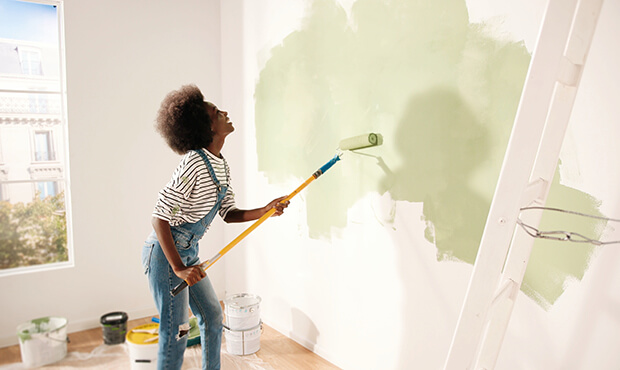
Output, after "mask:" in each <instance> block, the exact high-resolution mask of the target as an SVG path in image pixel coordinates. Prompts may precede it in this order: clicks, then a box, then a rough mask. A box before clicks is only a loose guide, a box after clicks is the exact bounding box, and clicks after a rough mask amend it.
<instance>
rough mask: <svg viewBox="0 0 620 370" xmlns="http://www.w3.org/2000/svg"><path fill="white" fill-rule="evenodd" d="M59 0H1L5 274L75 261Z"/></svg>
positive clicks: (1, 259) (0, 224)
mask: <svg viewBox="0 0 620 370" xmlns="http://www.w3.org/2000/svg"><path fill="white" fill-rule="evenodd" d="M62 5H63V2H62V0H28V1H26V0H23V1H18V0H0V276H2V275H7V274H15V273H24V272H32V271H39V270H42V269H49V268H57V267H64V266H71V265H72V263H73V261H72V259H73V258H72V255H73V253H72V241H71V237H70V236H71V223H70V215H71V212H70V211H71V209H70V206H69V204H70V201H69V200H70V197H69V195H70V194H69V191H68V189H69V184H68V179H69V176H68V163H67V162H68V157H67V155H66V153H67V142H66V138H67V119H66V108H65V107H66V100H65V97H66V94H65V81H64V60H63V58H64V51H63V44H64V40H63V31H62V29H63V28H62V27H63V25H62Z"/></svg>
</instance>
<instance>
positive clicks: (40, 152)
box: [34, 131, 56, 162]
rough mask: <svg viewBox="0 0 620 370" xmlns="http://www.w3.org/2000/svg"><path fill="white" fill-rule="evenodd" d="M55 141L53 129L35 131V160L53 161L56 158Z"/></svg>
mask: <svg viewBox="0 0 620 370" xmlns="http://www.w3.org/2000/svg"><path fill="white" fill-rule="evenodd" d="M53 148H54V141H53V140H52V132H51V131H35V133H34V160H35V161H37V162H43V161H53V160H55V159H56V155H55V154H54V149H53Z"/></svg>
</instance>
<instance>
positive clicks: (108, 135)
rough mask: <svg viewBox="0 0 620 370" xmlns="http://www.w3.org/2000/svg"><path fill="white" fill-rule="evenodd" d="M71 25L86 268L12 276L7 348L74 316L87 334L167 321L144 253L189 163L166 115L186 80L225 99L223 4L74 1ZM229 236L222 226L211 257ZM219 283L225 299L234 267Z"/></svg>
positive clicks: (213, 0) (77, 223)
mask: <svg viewBox="0 0 620 370" xmlns="http://www.w3.org/2000/svg"><path fill="white" fill-rule="evenodd" d="M65 28H66V30H65V31H66V59H67V68H66V69H67V91H68V114H69V139H70V142H69V154H70V171H71V172H70V176H71V196H72V199H71V200H72V206H73V208H72V210H73V241H74V243H73V245H74V251H75V266H74V267H71V268H65V269H59V270H52V271H46V272H37V273H29V274H22V275H18V276H10V277H2V278H1V280H0V286H1V287H2V288H1V292H2V297H3V298H2V318H1V319H0V346H3V345H8V344H14V343H17V336H16V327H17V325H18V324H20V323H22V322H25V321H28V320H30V319H34V318H37V317H41V316H48V315H54V316H62V317H66V318H68V320H69V331H75V330H78V329H79V330H81V329H84V328H90V327H98V326H100V324H99V318H100V317H101V316H102V315H103V314H105V313H107V312H110V311H117V310H120V311H125V312H127V313H128V314H129V316H130V319H131V318H139V317H144V316H147V315H151V314H154V313H155V309H154V305H153V303H152V298H151V296H150V293H149V290H148V285H147V281H146V277H145V276H144V275H143V273H142V267H141V263H140V253H141V248H142V243H143V241H144V240H145V238H146V236H147V235H148V233H149V232H150V229H151V226H150V219H151V212H152V209H153V206H154V204H155V200H156V197H157V191H158V190H159V189H160V188H161V187H162V186H163V185H164V184H165V183H166V182H167V181H168V179H169V178H170V176H171V175H172V171H173V170H174V168H175V167H176V165H177V164H178V162H179V160H180V157H179V156H178V155H176V154H174V153H173V152H172V151H171V150H170V149H169V148H168V147H167V145H166V144H165V143H164V141H163V140H162V139H161V138H160V137H159V135H158V134H157V133H156V132H155V130H154V128H153V123H154V118H155V114H156V112H157V109H158V107H159V103H160V102H161V100H162V99H163V97H164V95H165V94H166V93H167V92H168V91H170V90H172V89H176V88H178V87H179V86H181V85H182V84H186V83H195V84H197V85H198V86H199V87H200V88H201V89H202V91H203V93H204V94H205V96H206V97H207V99H209V100H212V101H214V102H215V103H216V104H219V103H220V99H221V76H220V36H221V35H220V4H219V1H218V0H208V1H203V0H189V1H182V2H174V3H172V2H167V1H147V0H134V1H120V0H111V1H105V2H102V1H92V0H86V1H84V0H66V1H65ZM222 237H223V236H222V234H221V233H220V232H219V231H218V227H215V226H214V227H213V228H212V229H211V231H210V233H209V236H208V237H205V239H203V242H202V243H201V244H203V247H202V248H203V251H202V254H203V257H204V256H206V255H209V254H213V253H215V251H217V250H218V249H219V248H220V247H221V244H222ZM205 241H206V242H205ZM208 243H210V244H208ZM210 245H211V246H210ZM210 276H211V278H212V280H213V283H214V284H215V286H216V289H217V290H218V292H219V293H220V294H223V289H224V288H223V287H224V282H223V270H222V268H221V267H218V266H214V267H213V268H212V270H211V271H210Z"/></svg>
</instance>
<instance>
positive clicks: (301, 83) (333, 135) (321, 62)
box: [255, 0, 601, 306]
mask: <svg viewBox="0 0 620 370" xmlns="http://www.w3.org/2000/svg"><path fill="white" fill-rule="evenodd" d="M529 61H530V55H529V53H528V52H527V50H526V49H525V47H524V45H523V43H520V42H505V41H499V40H496V39H494V38H493V37H492V36H490V35H489V32H487V30H486V29H485V27H484V26H481V25H474V24H469V21H468V14H467V8H466V4H465V1H463V0H440V1H424V2H417V1H410V0H409V1H408V0H392V1H379V0H358V1H357V2H355V4H354V5H353V7H352V9H351V12H350V13H349V14H347V13H346V12H345V10H344V9H342V7H341V6H340V5H339V4H338V3H337V2H335V1H334V0H316V1H313V2H312V3H311V7H310V8H309V12H308V14H307V16H306V18H305V20H304V22H303V24H302V26H301V28H300V29H299V30H297V31H294V32H292V33H291V34H289V35H288V36H287V37H286V38H285V39H284V40H283V41H282V43H281V44H280V45H278V46H276V47H274V48H273V49H272V50H271V57H270V59H269V60H268V62H267V63H266V65H265V67H264V69H263V70H262V71H261V73H260V78H259V81H258V83H257V85H256V90H255V101H256V105H255V108H256V135H257V143H258V145H257V151H258V165H259V169H260V170H261V171H263V172H265V173H266V175H267V176H268V178H269V180H270V181H273V182H278V181H281V180H283V179H285V178H289V177H291V176H294V177H296V178H306V177H307V176H308V174H310V173H312V172H314V171H315V170H316V169H317V168H318V167H320V166H321V165H322V164H323V163H324V162H325V161H327V160H328V159H329V158H331V157H332V156H333V154H334V151H335V149H336V147H337V144H338V142H339V141H340V140H341V139H343V138H347V137H351V136H356V135H359V134H362V133H366V132H380V133H381V134H383V136H384V145H383V146H382V147H378V148H371V149H368V150H365V151H364V152H365V153H366V154H369V155H372V156H374V158H373V157H368V156H360V155H347V156H346V157H345V158H343V161H342V162H341V163H340V164H339V165H338V166H339V167H338V168H337V169H336V170H332V171H330V173H329V174H328V175H327V176H323V177H321V179H320V181H317V182H316V183H314V184H313V186H312V187H311V188H308V190H307V193H306V194H307V195H306V199H307V212H308V217H307V218H308V226H309V232H310V237H311V238H327V239H329V238H331V237H332V235H334V234H337V233H338V232H339V231H340V230H341V229H342V228H344V227H345V226H346V224H347V210H348V209H349V208H350V207H351V206H352V205H353V204H354V203H355V202H356V201H358V200H359V199H361V198H362V197H364V195H366V194H368V193H369V192H379V193H385V192H389V193H390V195H391V197H392V198H393V199H394V200H397V201H408V202H422V203H423V217H424V220H425V221H426V223H427V225H428V228H427V230H426V232H425V236H426V238H427V239H428V240H430V241H432V242H434V244H435V246H436V248H437V258H438V260H459V261H464V262H467V263H473V262H474V260H475V256H476V253H477V249H478V245H479V242H480V238H481V235H482V230H483V228H484V224H485V222H486V216H487V213H488V209H489V206H490V202H491V199H492V197H493V192H494V190H495V185H496V183H497V179H498V177H499V170H500V167H501V163H502V160H503V157H504V153H505V150H506V145H507V142H508V139H509V136H510V131H511V129H512V123H513V120H514V116H515V113H516V109H517V105H518V102H519V98H520V94H521V90H522V87H523V81H524V79H525V76H526V72H527V69H528V66H529ZM274 148H277V150H276V149H274ZM551 192H552V194H555V195H552V199H555V198H559V199H558V203H559V204H556V205H558V206H561V207H563V208H569V209H572V208H574V207H576V206H582V211H584V210H589V211H593V212H595V211H596V201H595V200H594V199H592V198H590V197H589V196H588V195H587V194H584V193H582V192H579V191H576V190H573V189H569V188H566V187H563V186H561V185H559V184H555V185H554V187H553V189H552V190H551ZM550 202H551V199H550ZM550 204H551V203H550ZM554 217H555V216H553V215H549V217H547V216H545V222H547V221H546V220H547V218H549V219H553V218H554ZM392 219H393V218H392ZM562 227H565V228H570V227H572V225H565V224H563V225H562ZM586 228H587V229H589V230H588V231H590V233H589V234H590V235H593V236H596V232H600V230H601V225H600V222H599V223H592V224H588V225H586ZM397 243H398V242H397ZM402 247H403V248H408V247H415V246H411V245H403V246H402ZM591 253H592V248H589V247H587V246H586V247H584V246H583V245H581V246H579V247H566V246H565V245H564V244H562V246H553V247H552V246H549V245H548V242H547V243H536V246H535V248H534V252H533V253H532V261H531V263H530V268H529V269H528V272H527V276H526V279H525V285H524V291H526V292H527V293H528V294H529V295H530V296H532V297H534V298H535V299H536V300H537V301H538V302H539V303H540V304H541V305H542V306H548V304H552V303H553V302H554V301H555V300H556V299H557V297H558V296H559V295H560V294H561V292H563V290H564V282H565V281H566V279H567V278H571V277H572V278H576V279H580V278H581V277H582V276H583V272H584V271H585V269H586V267H587V262H588V257H589V256H590V254H591Z"/></svg>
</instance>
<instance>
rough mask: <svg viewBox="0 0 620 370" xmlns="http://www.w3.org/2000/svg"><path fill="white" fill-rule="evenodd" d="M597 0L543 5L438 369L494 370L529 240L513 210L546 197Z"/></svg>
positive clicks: (528, 220)
mask: <svg viewBox="0 0 620 370" xmlns="http://www.w3.org/2000/svg"><path fill="white" fill-rule="evenodd" d="M602 2H603V1H602V0H549V3H548V6H547V11H546V13H545V16H544V19H543V23H542V27H541V29H540V34H539V38H538V42H537V45H536V48H535V50H534V53H533V55H532V60H531V63H530V68H529V71H528V75H527V78H526V81H525V85H524V88H523V93H522V95H521V101H520V103H519V108H518V110H517V114H516V117H515V122H514V126H513V129H512V133H511V136H510V141H509V143H508V149H507V151H506V155H505V157H504V163H503V165H502V170H501V172H500V176H499V181H498V184H497V188H496V190H495V195H494V197H493V201H492V203H491V208H490V210H489V215H488V218H487V222H486V225H485V228H484V233H483V235H482V239H481V242H480V248H479V250H478V256H477V257H476V262H475V264H474V269H473V272H472V276H471V280H470V282H469V286H468V290H467V295H466V297H465V302H464V303H463V307H462V310H461V314H460V317H459V320H458V323H457V327H456V331H455V333H454V337H453V338H452V344H451V346H450V351H449V353H448V358H447V360H446V363H445V367H444V369H445V370H464V369H475V370H482V369H493V368H494V367H495V364H496V362H497V357H498V355H499V351H500V348H501V345H502V342H503V340H504V335H505V333H506V329H507V327H508V322H509V321H510V316H511V315H512V310H513V307H514V304H515V300H516V299H517V296H518V293H519V290H520V288H521V283H522V281H523V275H524V274H525V269H526V267H527V263H528V260H529V257H530V251H531V249H532V245H533V243H534V238H532V237H531V236H530V235H528V234H527V233H526V232H525V231H524V230H522V229H521V228H520V227H517V220H518V218H519V213H520V209H521V208H523V207H527V206H532V205H536V206H544V205H545V202H546V200H547V195H548V192H549V186H550V184H551V183H552V180H553V176H554V173H555V169H556V166H557V163H558V158H559V154H560V149H561V147H562V141H563V139H564V135H565V132H566V127H567V125H568V121H569V118H570V114H571V111H572V108H573V103H574V101H575V95H576V94H577V88H578V86H579V81H580V79H581V73H582V70H583V66H584V64H585V61H586V57H587V55H588V51H589V49H590V44H591V41H592V36H593V34H594V30H595V28H596V24H597V21H598V15H599V13H600V10H601V6H602ZM520 218H521V220H522V221H523V222H524V223H525V224H527V225H530V226H532V227H535V228H537V227H538V225H539V223H540V218H541V215H540V213H539V212H526V213H524V214H523V215H521V216H520Z"/></svg>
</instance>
